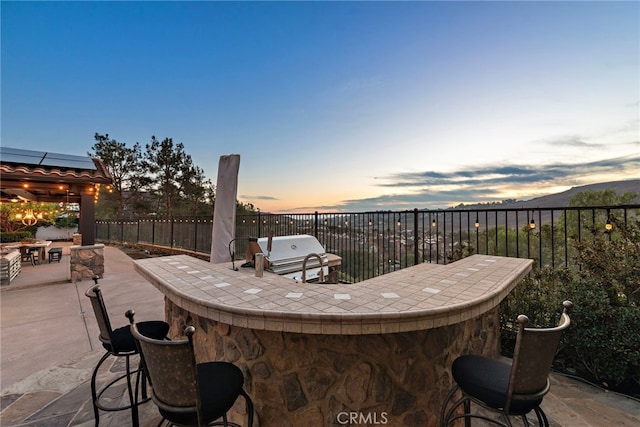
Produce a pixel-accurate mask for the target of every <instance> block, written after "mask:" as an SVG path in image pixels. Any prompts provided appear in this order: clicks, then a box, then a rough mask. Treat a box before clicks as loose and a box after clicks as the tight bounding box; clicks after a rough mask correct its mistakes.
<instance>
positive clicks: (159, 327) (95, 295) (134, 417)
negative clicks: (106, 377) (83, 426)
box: [86, 277, 169, 426]
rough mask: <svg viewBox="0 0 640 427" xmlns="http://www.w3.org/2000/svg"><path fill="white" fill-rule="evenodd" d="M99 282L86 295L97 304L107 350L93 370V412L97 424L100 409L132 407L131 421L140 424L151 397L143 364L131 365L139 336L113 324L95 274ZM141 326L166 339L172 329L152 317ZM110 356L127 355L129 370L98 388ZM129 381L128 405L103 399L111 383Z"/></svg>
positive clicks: (103, 341) (96, 314)
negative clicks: (140, 408)
mask: <svg viewBox="0 0 640 427" xmlns="http://www.w3.org/2000/svg"><path fill="white" fill-rule="evenodd" d="M93 280H94V281H95V283H96V284H95V285H94V286H92V287H91V288H89V289H88V290H87V292H86V296H87V297H89V299H90V300H91V305H92V307H93V311H94V313H95V316H96V320H97V322H98V327H99V329H100V341H101V342H102V346H103V347H104V348H105V350H106V353H105V354H104V355H103V356H102V358H101V359H100V361H98V364H97V365H96V367H95V368H94V370H93V374H92V375H91V398H92V402H93V413H94V417H95V425H96V426H97V425H98V424H99V422H100V412H99V409H102V410H103V411H121V410H126V409H131V423H132V425H133V426H138V405H139V404H141V403H144V402H145V401H148V400H149V398H148V397H147V392H146V377H145V375H144V373H143V372H142V370H141V369H140V367H137V368H136V369H133V370H132V368H131V361H130V358H131V356H133V355H136V354H138V348H137V346H136V343H135V340H134V339H133V336H132V335H131V329H130V327H129V326H128V325H127V326H122V327H120V328H118V329H115V330H114V329H112V328H111V322H110V320H109V315H108V314H107V309H106V307H105V304H104V300H103V298H102V292H101V291H100V287H99V286H98V284H97V283H98V279H97V277H94V278H93ZM139 326H140V330H141V331H144V333H145V334H146V335H148V336H151V337H154V338H156V339H160V340H161V339H164V338H165V337H166V336H167V333H168V332H169V325H168V324H167V323H166V322H163V321H149V322H141V323H140V324H139ZM109 356H116V357H124V358H125V366H126V369H125V373H124V374H123V375H121V376H118V377H117V378H115V379H113V380H111V381H109V382H108V383H107V384H105V385H104V386H102V387H101V388H100V390H96V377H97V375H98V370H99V369H100V366H101V365H102V364H103V363H104V362H105V360H107V359H108V358H109ZM134 374H135V377H136V382H135V392H134V390H133V385H132V380H131V377H132V376H133V375H134ZM125 379H126V383H127V393H128V397H129V404H128V405H125V406H117V407H114V406H108V405H107V404H106V403H105V402H104V401H101V397H102V394H103V393H104V392H106V391H107V390H108V389H110V387H111V386H113V385H115V384H116V383H120V381H122V380H125ZM141 382H142V387H141V390H140V391H141V394H142V399H138V394H139V393H138V392H139V385H140V383H141Z"/></svg>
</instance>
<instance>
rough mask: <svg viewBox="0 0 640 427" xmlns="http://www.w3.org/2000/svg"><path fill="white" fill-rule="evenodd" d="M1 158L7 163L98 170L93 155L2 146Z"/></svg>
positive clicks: (0, 149) (0, 148)
mask: <svg viewBox="0 0 640 427" xmlns="http://www.w3.org/2000/svg"><path fill="white" fill-rule="evenodd" d="M0 159H1V160H2V161H3V162H7V163H20V164H23V165H41V166H53V167H59V168H67V169H89V170H96V165H95V163H93V160H92V159H91V157H88V156H74V155H70V154H60V153H47V152H44V151H35V150H23V149H21V148H9V147H0Z"/></svg>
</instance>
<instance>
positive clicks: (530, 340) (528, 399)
mask: <svg viewBox="0 0 640 427" xmlns="http://www.w3.org/2000/svg"><path fill="white" fill-rule="evenodd" d="M562 305H563V307H564V309H563V313H562V315H561V318H560V322H559V323H558V326H556V327H554V328H539V329H536V328H526V327H525V326H526V324H527V322H528V321H529V319H528V318H527V316H525V315H522V314H521V315H520V316H518V319H517V321H518V335H517V337H516V344H515V350H514V354H513V360H512V362H511V363H505V362H502V361H499V360H496V359H490V358H487V357H483V356H476V355H465V356H460V357H458V358H457V359H456V360H455V361H454V362H453V365H452V367H451V373H452V375H453V379H454V380H455V382H456V385H455V386H454V387H453V388H452V389H451V391H450V392H449V394H448V395H447V398H446V399H445V401H444V403H443V405H442V411H441V413H440V424H441V426H442V427H444V426H448V425H449V424H450V423H452V422H453V421H454V420H457V419H460V418H463V419H464V420H465V426H469V425H470V421H471V418H479V419H483V420H485V421H488V422H491V423H494V424H497V425H501V426H508V427H510V426H511V421H510V420H509V416H520V417H521V418H522V420H523V422H524V425H526V426H528V425H529V422H528V420H527V414H528V413H530V412H531V411H534V413H535V414H536V417H537V421H538V424H539V425H541V426H549V421H548V420H547V417H546V415H545V413H544V411H543V410H542V408H540V404H541V403H542V399H543V397H544V395H545V394H547V392H548V391H549V372H550V370H551V364H552V363H553V358H554V356H555V353H556V350H557V348H558V345H559V343H560V336H561V334H562V331H564V330H565V329H567V328H568V327H569V324H570V323H571V321H570V319H569V311H570V310H571V307H572V306H573V304H572V303H571V301H565V302H564V303H563V304H562ZM458 391H460V392H461V393H462V397H460V398H459V399H458V400H456V401H455V402H453V403H452V404H451V405H450V403H451V402H450V401H451V400H452V398H453V397H454V395H456V394H457V392H458ZM472 402H473V403H475V404H477V405H479V406H481V407H482V408H484V409H486V410H489V411H493V412H497V413H498V414H499V417H500V419H495V418H490V417H489V416H487V415H485V414H483V413H472V412H471V403H472ZM460 405H463V411H462V412H461V411H460V410H458V408H459V407H460ZM447 408H448V409H447ZM485 412H486V411H485Z"/></svg>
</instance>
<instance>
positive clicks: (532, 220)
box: [529, 218, 536, 230]
mask: <svg viewBox="0 0 640 427" xmlns="http://www.w3.org/2000/svg"><path fill="white" fill-rule="evenodd" d="M529 228H530V229H531V230H534V229H535V228H536V221H535V220H534V219H533V218H531V222H530V223H529Z"/></svg>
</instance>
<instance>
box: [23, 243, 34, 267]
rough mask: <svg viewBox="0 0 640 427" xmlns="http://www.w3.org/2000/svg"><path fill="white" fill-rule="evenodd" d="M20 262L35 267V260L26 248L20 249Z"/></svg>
mask: <svg viewBox="0 0 640 427" xmlns="http://www.w3.org/2000/svg"><path fill="white" fill-rule="evenodd" d="M20 262H30V263H31V265H36V260H35V256H34V255H33V252H32V251H31V250H29V248H28V247H26V246H21V247H20Z"/></svg>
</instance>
